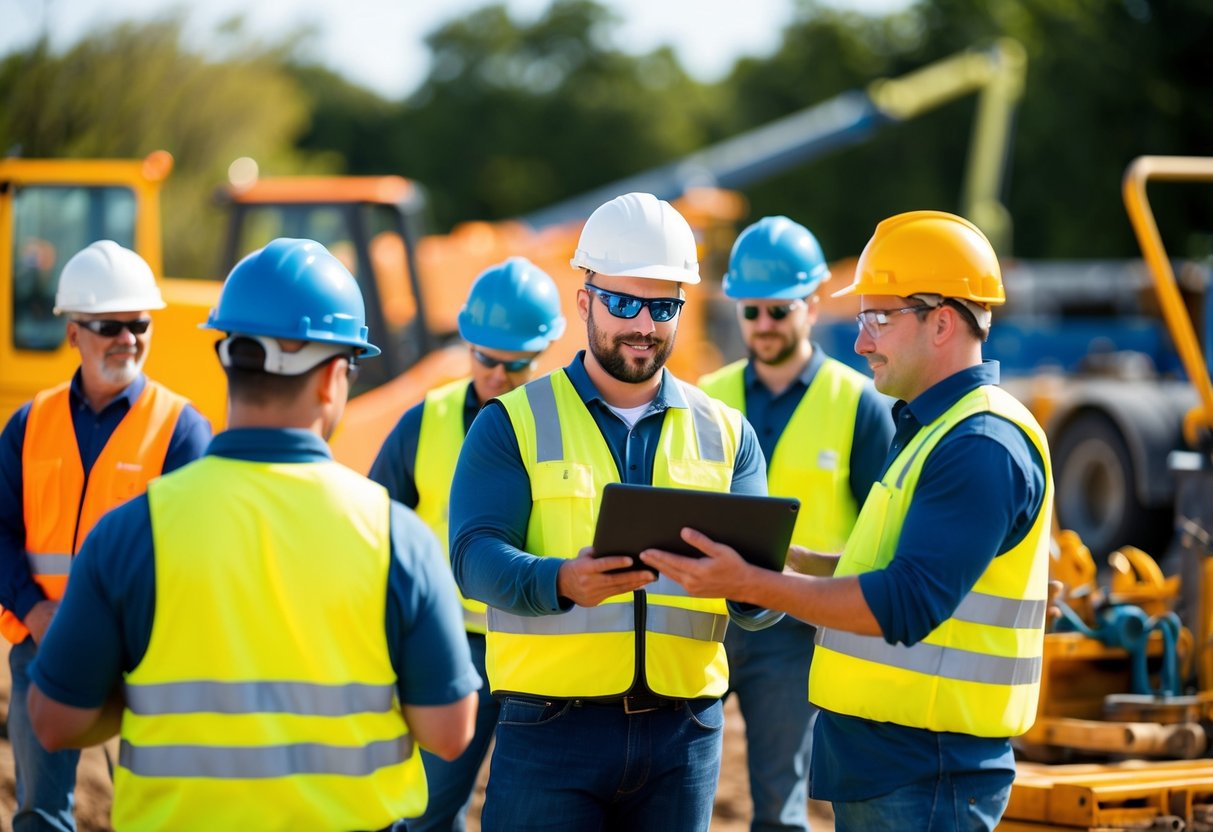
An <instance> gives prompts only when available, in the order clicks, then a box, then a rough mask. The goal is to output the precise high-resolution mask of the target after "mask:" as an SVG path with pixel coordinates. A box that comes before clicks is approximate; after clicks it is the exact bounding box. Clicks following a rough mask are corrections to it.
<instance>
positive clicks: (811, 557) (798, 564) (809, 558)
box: [783, 543, 839, 578]
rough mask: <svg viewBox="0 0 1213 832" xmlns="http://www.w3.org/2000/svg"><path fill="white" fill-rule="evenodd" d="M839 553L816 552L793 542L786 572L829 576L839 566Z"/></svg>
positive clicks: (819, 576) (784, 568)
mask: <svg viewBox="0 0 1213 832" xmlns="http://www.w3.org/2000/svg"><path fill="white" fill-rule="evenodd" d="M838 558H839V555H827V554H825V553H823V552H814V551H813V550H812V549H806V548H805V547H803V546H797V545H796V544H795V543H793V544H792V545H791V546H789V547H788V560H787V563H785V564H784V567H783V571H784V572H796V573H799V574H801V575H813V576H814V577H817V578H829V577H832V576H833V574H834V569H835V568H836V567H837V566H838Z"/></svg>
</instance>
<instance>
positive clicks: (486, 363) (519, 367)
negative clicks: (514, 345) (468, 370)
mask: <svg viewBox="0 0 1213 832" xmlns="http://www.w3.org/2000/svg"><path fill="white" fill-rule="evenodd" d="M472 357H473V358H475V359H476V361H477V362H479V364H480V365H481V366H482V367H485V368H486V369H489V370H495V369H497V368H498V367H502V366H504V367H505V371H506V372H507V373H520V372H522V371H523V370H525V369H526V368H527V367H529V366H531V365H532V364H534V363H535V359H536V358H538V357H539V356H537V355H532V356H530V357H529V358H515V359H513V360H512V361H504V360H502V359H500V358H493V357H492V356H488V355H485V354H484V353H482V352H481V351H480V350H477V349H473V350H472Z"/></svg>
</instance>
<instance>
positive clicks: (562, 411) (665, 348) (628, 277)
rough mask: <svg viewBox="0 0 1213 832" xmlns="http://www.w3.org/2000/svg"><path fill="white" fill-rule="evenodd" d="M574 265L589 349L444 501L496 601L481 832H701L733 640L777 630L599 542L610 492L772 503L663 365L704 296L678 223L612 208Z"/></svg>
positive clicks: (461, 570) (471, 577)
mask: <svg viewBox="0 0 1213 832" xmlns="http://www.w3.org/2000/svg"><path fill="white" fill-rule="evenodd" d="M571 262H572V265H573V266H574V267H575V268H578V269H581V270H582V273H583V275H584V285H583V287H582V288H581V289H579V290H578V291H577V310H578V313H579V314H580V316H581V318H582V320H584V321H585V324H586V334H587V340H588V344H589V348H588V350H584V351H581V352H578V353H577V355H576V357H574V359H573V360H572V362H571V363H570V364H569V365H568V366H566V367H564V368H563V369H561V370H557V371H555V372H553V373H551V374H550V375H547V376H543V377H541V378H538V379H536V380H535V381H532V382H530V383H529V384H526V385H524V386H522V387H519V388H518V389H516V390H513V391H512V392H510V393H507V394H505V395H504V396H501V397H500V398H499V399H495V400H493V401H492V402H490V403H489V406H486V407H485V408H484V409H483V410H482V411H481V412H480V414H479V415H478V416H477V417H476V421H475V422H474V423H473V424H472V427H471V429H470V430H469V431H468V435H467V439H466V440H465V441H464V444H463V449H462V451H461V452H460V454H459V462H458V465H457V467H456V469H455V479H454V481H453V483H452V488H451V566H452V568H453V569H454V572H455V579H456V581H457V582H458V583H459V586H460V588H461V589H462V590H463V594H464V595H465V596H468V597H471V598H476V599H478V600H480V601H484V602H486V603H487V604H488V605H489V610H488V638H487V651H488V655H487V661H486V664H487V669H488V679H489V684H490V686H491V687H492V690H493V693H494V695H496V696H498V697H499V698H500V700H501V714H500V718H499V720H498V723H497V744H496V747H495V748H494V751H493V756H492V762H491V764H490V769H489V781H488V789H487V793H486V795H485V805H484V811H483V814H482V828H483V829H484V830H486V832H494V831H495V830H516V829H527V830H570V832H572V831H573V830H583V829H600V830H608V829H613V830H655V831H656V830H661V832H670V831H671V830H674V831H675V832H676V831H677V830H706V829H707V828H708V821H709V819H710V817H711V811H712V799H713V794H714V793H715V790H716V780H717V777H718V774H719V768H720V753H721V738H722V734H721V732H722V728H723V709H722V706H721V704H720V697H721V695H722V694H723V693H724V691H725V687H726V686H727V684H728V665H727V661H726V659H725V654H724V645H723V643H722V642H723V639H724V629H725V627H726V626H727V623H728V620H729V618H730V617H733V618H735V619H737V620H745V621H746V623H747V624H748V625H750V626H763V625H765V624H766V623H769V622H770V621H771V620H773V619H774V618H776V617H777V616H772V615H771V614H770V613H768V612H767V611H766V610H758V609H750V610H748V611H743V610H741V609H740V608H731V609H727V610H726V606H725V602H724V601H723V600H722V599H719V598H718V599H712V600H709V601H707V602H704V601H694V600H691V599H689V598H687V597H686V596H685V594H684V593H682V591H681V590H680V589H679V588H678V587H676V586H674V585H673V584H672V583H671V582H669V581H656V576H655V575H654V574H653V573H651V572H649V571H648V570H645V569H635V568H632V567H631V563H632V561H631V559H630V558H628V557H602V558H595V557H594V556H593V551H592V549H591V548H590V543H591V540H592V538H593V533H594V524H595V519H596V517H597V515H598V505H599V502H600V500H601V498H602V490H603V487H604V486H605V485H606V484H607V483H611V482H619V481H623V482H628V483H638V484H646V485H649V484H651V485H659V486H681V487H690V488H700V489H704V490H710V491H734V492H743V493H749V494H765V493H766V468H765V464H764V462H763V459H762V451H761V449H760V448H759V446H758V441H757V439H756V438H755V436H754V431H753V429H752V428H751V427H750V426H749V424H748V423H746V421H745V420H744V419H743V418H742V416H741V414H740V413H738V412H737V411H736V410H734V409H732V408H729V407H726V406H725V405H723V404H721V403H720V402H717V401H715V400H713V399H711V398H709V397H708V396H707V395H706V394H704V393H703V392H702V391H700V390H698V389H697V388H694V387H691V386H690V385H688V384H686V383H684V382H682V381H679V380H678V379H676V378H674V376H673V375H671V374H670V373H669V372H668V371H667V370H665V369H664V365H665V363H666V359H667V358H668V357H669V355H670V350H671V349H673V346H674V338H675V335H676V333H677V328H678V317H679V311H680V309H681V307H682V305H683V302H684V297H683V291H682V285H683V284H694V283H698V282H699V264H698V261H697V256H696V249H695V239H694V236H693V234H692V232H691V228H690V226H689V225H688V224H687V222H686V220H685V219H684V218H683V217H682V215H681V214H679V213H678V212H677V211H676V210H675V209H674V208H673V207H672V206H671V205H669V203H666V202H663V201H661V200H658V199H657V198H656V197H654V196H653V195H651V194H643V193H630V194H625V195H623V196H620V197H617V198H615V199H612V200H611V201H609V202H607V203H605V204H604V205H602V206H600V207H599V208H598V209H597V210H596V211H594V213H593V215H592V216H591V217H590V218H589V220H588V221H587V222H586V224H585V227H584V228H583V229H582V232H581V237H580V241H579V243H578V246H577V250H576V252H575V253H574V255H573V258H572V261H571ZM619 570H625V571H619Z"/></svg>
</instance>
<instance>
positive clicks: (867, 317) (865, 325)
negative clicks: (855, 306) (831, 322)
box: [855, 303, 935, 341]
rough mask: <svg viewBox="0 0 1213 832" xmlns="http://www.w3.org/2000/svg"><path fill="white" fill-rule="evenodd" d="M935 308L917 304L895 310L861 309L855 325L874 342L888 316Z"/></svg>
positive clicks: (886, 324) (887, 321) (885, 324)
mask: <svg viewBox="0 0 1213 832" xmlns="http://www.w3.org/2000/svg"><path fill="white" fill-rule="evenodd" d="M934 308H935V307H932V306H927V305H926V304H925V303H919V304H916V305H914V306H900V307H898V308H897V309H863V310H860V312H859V314H858V315H856V316H855V323H857V324H859V328H860V329H861V330H862V331H864V332H866V333H867V334H868V337H869V338H871V339H872V340H873V341H875V340H876V339H877V338H879V337H880V331H881V328H882V327H885V326H888V324H889V316H890V315H901V314H903V313H905V312H925V311H928V310H931V309H934Z"/></svg>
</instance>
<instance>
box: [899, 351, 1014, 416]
mask: <svg viewBox="0 0 1213 832" xmlns="http://www.w3.org/2000/svg"><path fill="white" fill-rule="evenodd" d="M999 377H1000V373H999V369H998V362H997V361H991V360H989V359H986V360H984V361H982V362H981V363H980V364H974V365H973V366H972V367H966V368H965V369H963V370H961V371H960V372H957V373H953V374H952V375H950V376H948V377H947V378H945V379H944V380H943V381H940V382H936V383H935V384H933V385H931V386H930V387H928V388H927V389H926V390H924V391H923V392H921V393H919V394H918V395H917V396H915V397H914V400H913V401H910V402H898V403H897V408H896V413H898V414H899V413H900V412H901V410H902V409H903V408H904V409H907V410H909V411H910V413H911V414H912V415H913V416H914V418H915V419H916V420H917V421H918V424H920V425H927V424H930V423H931V422H934V421H935V420H936V419H938V418H939V417H940V416H942V415H943V414H944V412H945V411H947V409H948V408H949V407H951V406H952V405H954V404H956V403H957V402H958V401H960V400H961V398H963V397H964V395H965V394H966V393H970V392H972V391H973V390H976V389H977V388H978V387H983V386H985V385H987V384H998V380H999Z"/></svg>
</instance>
